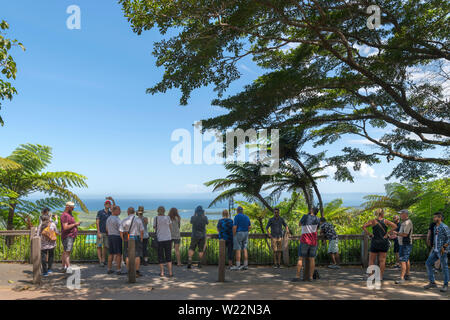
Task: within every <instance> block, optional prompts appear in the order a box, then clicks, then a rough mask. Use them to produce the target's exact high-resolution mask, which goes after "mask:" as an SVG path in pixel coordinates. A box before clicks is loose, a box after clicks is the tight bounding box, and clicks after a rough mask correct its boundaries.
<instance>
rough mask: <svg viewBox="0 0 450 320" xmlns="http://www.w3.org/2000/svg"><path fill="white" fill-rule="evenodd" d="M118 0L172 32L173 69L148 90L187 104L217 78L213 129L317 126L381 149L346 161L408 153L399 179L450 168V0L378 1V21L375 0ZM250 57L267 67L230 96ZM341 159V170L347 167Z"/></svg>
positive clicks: (166, 57) (167, 55)
mask: <svg viewBox="0 0 450 320" xmlns="http://www.w3.org/2000/svg"><path fill="white" fill-rule="evenodd" d="M119 2H120V3H121V4H122V6H123V10H124V14H125V17H126V18H127V19H128V20H129V22H130V23H131V26H132V28H133V31H134V32H136V33H137V34H141V33H142V32H143V31H145V30H149V29H152V28H155V27H158V28H159V30H160V32H161V34H163V35H166V34H168V31H170V35H171V37H170V38H169V37H165V38H164V39H163V40H162V41H160V42H157V43H156V44H155V49H154V52H153V53H154V55H155V56H156V58H157V65H158V66H162V67H164V70H165V72H164V75H163V77H162V80H161V81H160V82H159V83H157V84H156V85H154V86H153V87H152V88H149V89H148V90H147V92H148V93H152V94H154V93H158V92H166V91H167V90H169V89H172V88H179V89H181V92H182V97H181V100H180V103H181V104H183V105H185V104H187V101H188V99H189V97H190V95H191V93H192V91H193V90H195V89H197V88H199V87H202V86H208V85H214V88H215V90H216V91H217V92H218V98H220V100H219V99H216V100H214V101H213V104H214V105H217V106H220V107H223V108H224V109H225V111H227V112H228V113H227V114H224V115H222V116H219V117H215V118H212V119H207V120H206V121H204V122H203V125H204V128H219V129H223V130H226V129H227V128H232V127H239V128H242V129H244V130H245V129H247V128H255V129H258V128H268V127H274V128H279V129H281V130H283V129H284V128H291V127H292V126H293V125H297V126H301V127H302V128H305V129H306V128H310V129H311V130H312V131H311V132H312V134H313V135H314V136H315V145H316V146H320V145H325V144H328V143H334V142H336V141H337V140H338V139H340V138H341V137H342V136H344V135H346V134H351V135H356V136H360V137H363V138H364V139H367V140H368V141H370V142H371V143H372V144H373V145H374V146H375V147H377V149H373V150H374V151H373V152H366V151H363V150H361V149H359V148H354V147H350V146H348V147H345V148H343V149H342V152H341V154H340V156H339V157H338V156H337V157H335V158H334V161H336V163H338V164H341V163H343V162H348V161H352V162H355V163H356V162H357V161H365V162H366V163H367V164H371V163H376V162H379V161H381V160H383V159H386V160H387V161H392V160H394V159H399V161H400V163H399V164H398V165H397V166H396V167H395V168H394V170H393V171H392V173H391V175H390V176H389V177H404V178H408V179H411V178H414V177H417V176H422V175H425V174H429V175H430V176H432V175H436V174H438V173H442V174H447V175H448V173H449V172H450V166H449V165H450V158H449V152H448V150H449V146H450V122H449V119H450V113H449V112H450V111H449V110H450V109H449V108H448V96H446V94H445V92H444V89H445V83H446V82H448V80H449V76H448V70H447V67H448V61H449V59H450V51H449V46H448V34H449V25H450V23H449V19H450V18H449V16H448V12H449V11H450V3H449V2H448V1H446V0H430V1H417V0H406V1H398V0H380V1H377V2H376V4H377V5H378V6H379V7H380V9H381V15H382V16H381V21H382V24H383V25H382V26H381V27H380V28H377V29H375V30H372V29H369V28H368V26H367V20H368V18H369V15H370V14H371V13H367V11H366V10H367V8H368V6H370V5H372V4H373V1H371V0H361V1H345V2H344V1H340V0H313V1H310V0H300V1H291V0H288V1H270V0H257V1H255V0H240V1H204V0H195V1H160V0H119ZM245 57H251V58H252V59H253V61H254V62H255V63H256V64H257V65H258V66H259V67H260V68H262V69H264V70H265V71H266V72H265V73H264V74H263V75H262V76H260V77H258V78H257V79H256V80H255V81H254V82H253V83H251V84H249V85H248V86H246V87H245V89H244V90H243V91H242V92H241V93H238V94H236V95H234V96H231V97H227V98H225V99H223V98H222V97H223V94H224V92H225V90H226V89H227V88H228V87H229V85H230V83H231V82H233V81H234V80H236V79H238V78H239V77H240V76H241V74H240V72H239V70H238V64H239V63H240V61H242V59H244V58H245ZM380 131H384V133H383V134H381V135H380V134H377V132H378V133H379V132H380ZM432 149H436V150H437V151H438V152H440V153H441V156H433V155H432V153H430V152H429V151H430V150H432ZM356 160H357V161H356ZM337 167H338V171H337V173H336V177H337V178H342V177H344V176H345V175H348V172H344V174H343V173H342V172H340V170H345V166H342V165H341V166H337ZM355 168H356V169H358V165H355Z"/></svg>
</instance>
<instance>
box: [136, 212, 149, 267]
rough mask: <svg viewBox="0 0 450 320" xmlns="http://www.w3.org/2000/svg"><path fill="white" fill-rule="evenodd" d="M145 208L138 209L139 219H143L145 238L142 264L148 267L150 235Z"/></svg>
mask: <svg viewBox="0 0 450 320" xmlns="http://www.w3.org/2000/svg"><path fill="white" fill-rule="evenodd" d="M144 211H145V210H144V207H143V206H139V207H138V211H137V214H138V217H139V219H141V221H142V224H143V225H144V237H143V241H142V257H141V264H142V265H144V266H146V265H147V264H148V263H147V260H148V238H149V234H148V218H147V217H144Z"/></svg>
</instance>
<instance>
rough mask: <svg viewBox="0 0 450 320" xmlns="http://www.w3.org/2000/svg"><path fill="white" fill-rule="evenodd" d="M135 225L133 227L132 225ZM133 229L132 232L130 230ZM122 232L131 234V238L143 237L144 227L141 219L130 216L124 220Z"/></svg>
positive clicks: (120, 229) (121, 227)
mask: <svg viewBox="0 0 450 320" xmlns="http://www.w3.org/2000/svg"><path fill="white" fill-rule="evenodd" d="M131 223H133V225H131ZM130 228H131V230H130ZM119 231H120V232H129V234H130V236H141V231H142V232H144V225H143V224H142V221H141V219H139V217H136V216H135V215H134V214H131V215H129V216H128V217H127V218H125V219H123V220H122V223H121V224H120V228H119Z"/></svg>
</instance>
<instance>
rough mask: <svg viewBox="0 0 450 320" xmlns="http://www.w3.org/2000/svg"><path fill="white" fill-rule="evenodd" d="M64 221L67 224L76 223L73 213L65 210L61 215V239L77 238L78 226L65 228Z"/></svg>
mask: <svg viewBox="0 0 450 320" xmlns="http://www.w3.org/2000/svg"><path fill="white" fill-rule="evenodd" d="M63 223H67V224H74V223H75V218H74V217H73V216H72V214H71V213H68V212H65V211H64V212H63V214H62V215H61V239H65V238H67V237H71V238H76V236H77V234H78V228H77V227H73V228H72V229H69V230H64V229H63Z"/></svg>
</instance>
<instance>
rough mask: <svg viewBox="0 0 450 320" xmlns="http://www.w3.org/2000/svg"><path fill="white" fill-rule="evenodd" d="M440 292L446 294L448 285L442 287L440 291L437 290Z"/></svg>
mask: <svg viewBox="0 0 450 320" xmlns="http://www.w3.org/2000/svg"><path fill="white" fill-rule="evenodd" d="M439 291H440V292H447V291H448V285H445V284H444V285H443V286H442V288H441V290H439Z"/></svg>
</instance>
